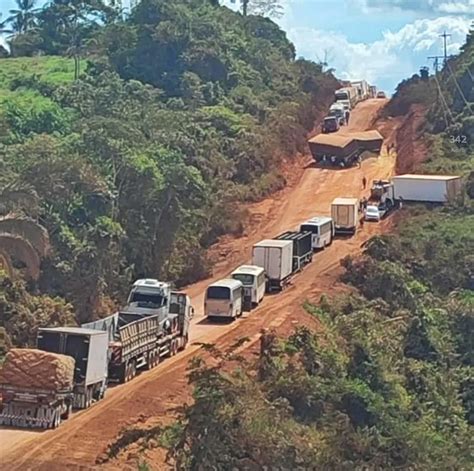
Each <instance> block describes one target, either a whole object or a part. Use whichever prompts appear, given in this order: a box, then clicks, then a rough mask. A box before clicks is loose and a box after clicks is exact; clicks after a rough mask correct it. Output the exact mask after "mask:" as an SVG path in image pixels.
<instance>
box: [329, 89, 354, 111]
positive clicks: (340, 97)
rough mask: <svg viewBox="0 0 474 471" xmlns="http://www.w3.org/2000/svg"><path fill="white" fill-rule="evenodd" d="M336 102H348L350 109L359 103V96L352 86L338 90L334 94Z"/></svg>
mask: <svg viewBox="0 0 474 471" xmlns="http://www.w3.org/2000/svg"><path fill="white" fill-rule="evenodd" d="M334 97H335V99H336V102H341V101H342V102H348V103H349V104H350V107H351V109H353V108H354V106H355V105H356V104H357V103H358V102H359V94H358V92H357V89H356V88H355V87H353V86H349V87H343V88H339V89H338V90H336V91H335V92H334Z"/></svg>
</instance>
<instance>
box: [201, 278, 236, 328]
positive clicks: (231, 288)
mask: <svg viewBox="0 0 474 471" xmlns="http://www.w3.org/2000/svg"><path fill="white" fill-rule="evenodd" d="M243 300H244V286H243V284H242V282H241V281H238V280H233V279H227V278H226V279H223V280H219V281H216V282H215V283H212V285H209V286H208V287H207V290H206V297H205V300H204V315H205V316H207V317H209V318H213V317H214V318H215V317H220V318H231V319H234V318H236V317H239V316H241V315H242V311H243Z"/></svg>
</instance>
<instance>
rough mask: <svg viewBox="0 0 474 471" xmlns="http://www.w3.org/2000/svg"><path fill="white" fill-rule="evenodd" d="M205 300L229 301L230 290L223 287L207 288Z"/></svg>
mask: <svg viewBox="0 0 474 471" xmlns="http://www.w3.org/2000/svg"><path fill="white" fill-rule="evenodd" d="M207 299H230V290H229V288H226V287H224V286H209V288H207Z"/></svg>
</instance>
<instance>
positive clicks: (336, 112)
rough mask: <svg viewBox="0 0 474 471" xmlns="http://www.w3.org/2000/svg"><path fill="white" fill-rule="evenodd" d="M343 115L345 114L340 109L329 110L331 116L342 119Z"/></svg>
mask: <svg viewBox="0 0 474 471" xmlns="http://www.w3.org/2000/svg"><path fill="white" fill-rule="evenodd" d="M343 114H344V112H343V111H342V110H341V109H339V108H333V109H332V110H329V115H330V116H338V117H341V116H342V115H343Z"/></svg>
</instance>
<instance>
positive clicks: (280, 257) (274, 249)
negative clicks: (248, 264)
mask: <svg viewBox="0 0 474 471" xmlns="http://www.w3.org/2000/svg"><path fill="white" fill-rule="evenodd" d="M252 265H256V266H258V267H262V268H263V269H264V270H265V273H266V275H267V292H273V291H281V290H282V289H283V288H284V287H285V286H286V284H287V283H288V282H289V280H290V277H291V275H292V273H293V242H292V241H291V240H274V239H273V240H272V239H266V240H262V241H260V242H258V243H257V244H255V245H254V246H253V249H252Z"/></svg>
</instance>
